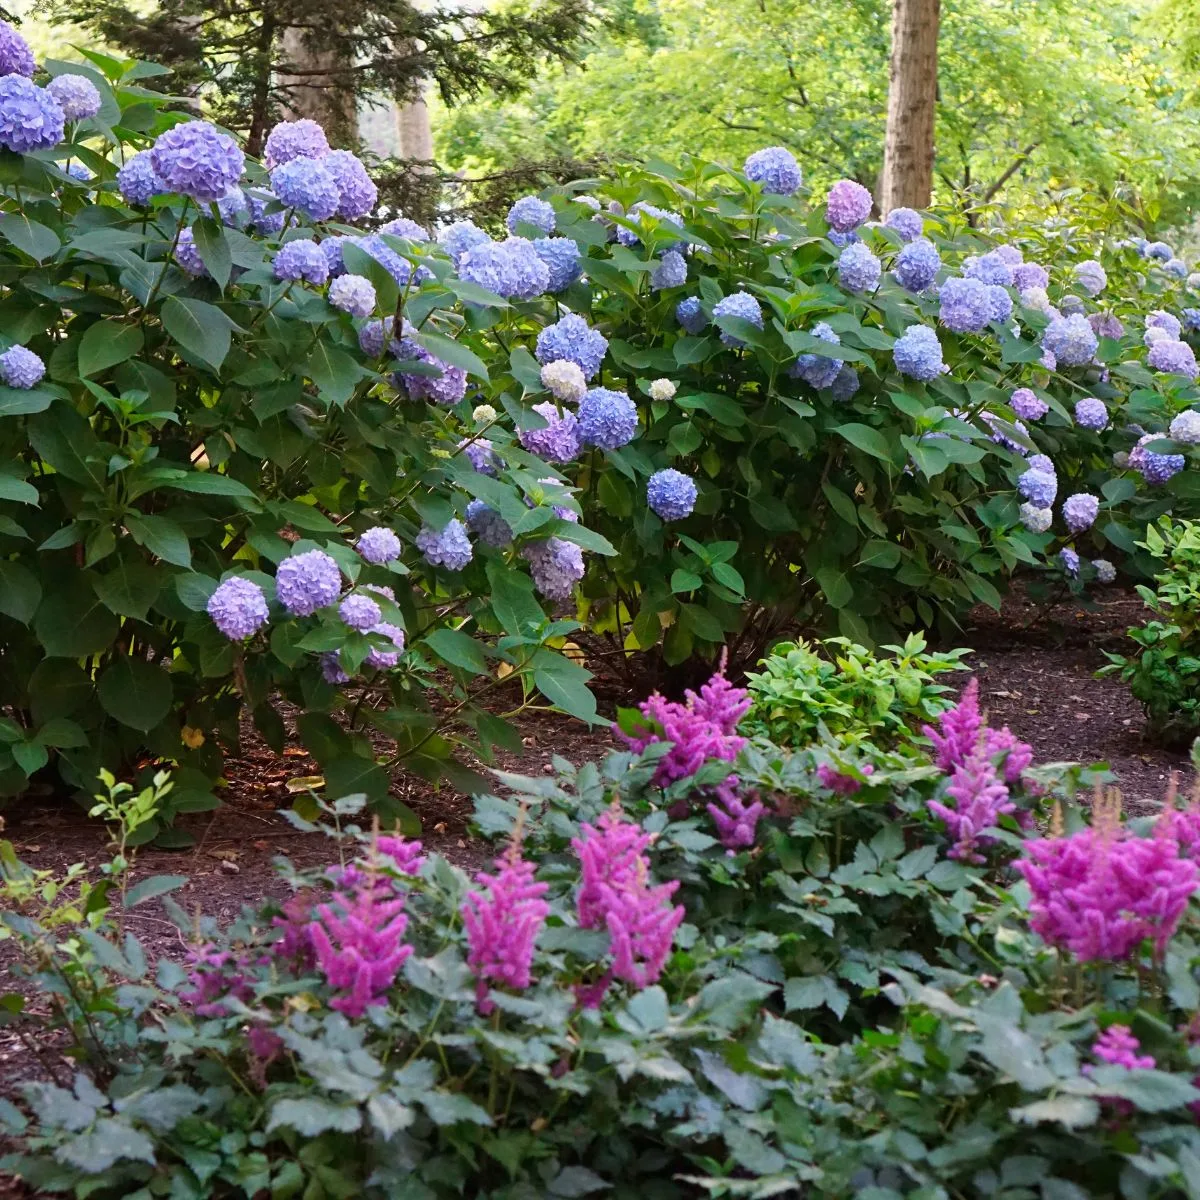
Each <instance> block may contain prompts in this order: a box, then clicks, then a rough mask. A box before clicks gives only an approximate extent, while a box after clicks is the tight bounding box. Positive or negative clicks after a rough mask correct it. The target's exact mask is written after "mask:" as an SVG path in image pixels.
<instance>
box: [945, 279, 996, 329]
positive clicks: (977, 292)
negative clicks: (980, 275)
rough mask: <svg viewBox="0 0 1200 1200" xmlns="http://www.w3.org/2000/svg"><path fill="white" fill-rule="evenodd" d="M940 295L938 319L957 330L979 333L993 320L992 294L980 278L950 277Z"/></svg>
mask: <svg viewBox="0 0 1200 1200" xmlns="http://www.w3.org/2000/svg"><path fill="white" fill-rule="evenodd" d="M939 299H940V306H939V309H938V320H939V321H941V323H942V324H943V325H945V326H946V328H947V329H949V330H951V331H953V332H954V333H978V332H979V331H980V330H982V329H986V328H987V326H988V324H989V323H990V322H991V319H992V297H991V295H990V293H989V292H988V285H987V284H985V283H982V282H981V281H980V280H978V279H947V280H946V282H945V283H943V284H942V290H941V294H940V298H939Z"/></svg>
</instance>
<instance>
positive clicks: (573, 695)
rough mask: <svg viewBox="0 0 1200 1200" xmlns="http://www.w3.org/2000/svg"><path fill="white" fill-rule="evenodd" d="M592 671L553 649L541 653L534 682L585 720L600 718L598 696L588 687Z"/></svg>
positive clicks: (552, 700)
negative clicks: (597, 704)
mask: <svg viewBox="0 0 1200 1200" xmlns="http://www.w3.org/2000/svg"><path fill="white" fill-rule="evenodd" d="M591 677H592V673H591V671H587V670H585V669H584V668H583V667H581V666H580V665H579V664H578V663H573V662H571V660H570V659H569V658H564V657H563V656H562V655H561V654H555V653H554V652H552V651H544V652H542V653H540V654H539V656H538V659H537V667H536V669H535V670H534V672H533V682H534V685H535V686H536V687H537V689H538V691H539V692H541V693H542V695H543V696H545V697H546V699H547V700H549V701H550V703H551V704H553V705H555V706H556V707H558V708H560V709H562V711H563V712H565V713H566V714H567V715H568V716H571V717H577V718H578V719H579V720H581V721H589V722H590V721H594V720H595V719H596V697H595V696H593V695H592V692H591V689H590V688H589V687H588V680H589V679H591Z"/></svg>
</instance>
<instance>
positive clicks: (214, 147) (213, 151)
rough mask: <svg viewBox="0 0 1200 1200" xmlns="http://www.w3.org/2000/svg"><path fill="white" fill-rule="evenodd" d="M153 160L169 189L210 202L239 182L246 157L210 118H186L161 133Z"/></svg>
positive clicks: (235, 143) (202, 201)
mask: <svg viewBox="0 0 1200 1200" xmlns="http://www.w3.org/2000/svg"><path fill="white" fill-rule="evenodd" d="M150 162H151V165H152V166H153V167H154V173H155V174H156V175H157V176H158V177H159V179H161V180H162V181H163V184H164V186H165V187H166V188H167V190H168V191H172V192H178V193H179V194H180V195H181V196H190V197H191V198H192V199H193V200H198V201H200V202H201V203H203V204H211V203H213V202H215V201H217V200H220V199H221V197H222V196H224V195H225V193H226V192H228V191H229V190H230V188H232V187H235V186H236V185H237V183H238V181H239V180H240V179H241V177H242V170H243V168H244V167H245V165H246V156H245V155H244V154H243V153H242V151H241V148H240V147H239V146H238V144H237V142H235V141H234V140H233V138H231V137H230V136H229V135H228V134H226V133H221V132H220V131H219V130H217V129H214V128H213V127H212V126H211V125H210V124H209V123H208V122H207V121H185V122H184V123H183V124H182V125H176V126H174V127H173V128H171V129H168V130H167V131H166V133H162V134H159V136H158V139H157V140H156V141H155V143H154V145H153V146H152V147H151V148H150Z"/></svg>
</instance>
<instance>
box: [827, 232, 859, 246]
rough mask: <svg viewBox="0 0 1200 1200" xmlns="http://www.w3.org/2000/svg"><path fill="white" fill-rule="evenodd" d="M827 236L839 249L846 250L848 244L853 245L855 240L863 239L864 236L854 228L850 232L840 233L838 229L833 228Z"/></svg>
mask: <svg viewBox="0 0 1200 1200" xmlns="http://www.w3.org/2000/svg"><path fill="white" fill-rule="evenodd" d="M826 236H827V237H828V238H829V240H830V241H831V242H832V243H833V244H834V245H835V246H836V247H837V248H838V249H839V250H845V248H846V247H847V246H852V245H853V244H854V243H855V242H861V241H862V238H860V237H859V236H858V234H857V233H855V232H854V231H853V230H851V231H850V232H849V233H838V231H837V230H836V229H831V230H830V231H829V233H828V234H827V235H826Z"/></svg>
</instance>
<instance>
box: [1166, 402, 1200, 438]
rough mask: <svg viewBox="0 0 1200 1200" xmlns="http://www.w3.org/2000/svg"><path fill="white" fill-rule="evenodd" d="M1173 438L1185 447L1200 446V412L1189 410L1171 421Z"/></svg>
mask: <svg viewBox="0 0 1200 1200" xmlns="http://www.w3.org/2000/svg"><path fill="white" fill-rule="evenodd" d="M1170 433H1171V438H1172V440H1173V441H1176V442H1179V443H1180V444H1181V445H1184V446H1198V445H1200V412H1197V411H1196V410H1195V409H1194V408H1189V409H1187V410H1185V411H1184V412H1181V413H1180V414H1179V415H1178V416H1177V417H1175V418H1174V419H1173V420H1172V421H1171V430H1170Z"/></svg>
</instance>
